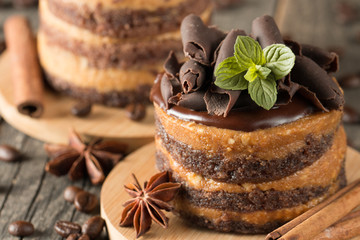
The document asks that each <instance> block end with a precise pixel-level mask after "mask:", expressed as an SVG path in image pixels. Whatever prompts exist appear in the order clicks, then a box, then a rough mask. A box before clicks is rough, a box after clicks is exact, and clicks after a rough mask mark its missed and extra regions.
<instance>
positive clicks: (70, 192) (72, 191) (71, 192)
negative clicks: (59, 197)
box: [64, 186, 83, 203]
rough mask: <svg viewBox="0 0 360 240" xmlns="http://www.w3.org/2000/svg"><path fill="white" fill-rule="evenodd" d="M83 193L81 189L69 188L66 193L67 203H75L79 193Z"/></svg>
mask: <svg viewBox="0 0 360 240" xmlns="http://www.w3.org/2000/svg"><path fill="white" fill-rule="evenodd" d="M81 191H83V190H82V189H81V188H78V187H75V186H68V187H67V188H65V191H64V198H65V200H66V201H68V202H71V203H73V202H74V200H75V196H76V194H77V193H79V192H81Z"/></svg>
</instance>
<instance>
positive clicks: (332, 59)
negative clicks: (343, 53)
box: [302, 44, 339, 72]
mask: <svg viewBox="0 0 360 240" xmlns="http://www.w3.org/2000/svg"><path fill="white" fill-rule="evenodd" d="M302 54H303V55H304V56H306V57H308V58H311V59H312V60H313V61H314V62H316V63H317V64H318V65H319V66H320V67H322V68H323V69H325V70H326V71H327V72H336V71H338V70H339V56H338V55H337V54H336V53H334V52H328V51H326V50H324V49H322V48H319V47H315V46H311V45H308V44H302Z"/></svg>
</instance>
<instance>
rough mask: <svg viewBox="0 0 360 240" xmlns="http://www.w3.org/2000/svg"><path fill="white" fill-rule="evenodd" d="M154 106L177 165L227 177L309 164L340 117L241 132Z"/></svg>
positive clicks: (278, 174)
mask: <svg viewBox="0 0 360 240" xmlns="http://www.w3.org/2000/svg"><path fill="white" fill-rule="evenodd" d="M155 112H156V119H157V120H156V124H157V128H158V129H157V134H158V135H159V136H160V137H161V139H162V141H163V145H164V146H165V149H166V150H167V151H168V152H171V153H172V154H173V155H174V156H179V157H178V158H177V159H176V160H177V161H178V162H179V163H180V164H181V165H183V166H184V167H185V168H186V169H188V170H190V171H192V172H195V173H198V174H200V175H202V176H204V177H207V178H210V179H214V180H218V181H225V182H231V183H244V182H264V181H273V180H276V179H280V178H283V177H285V176H289V175H291V174H292V173H295V172H296V171H299V170H301V169H303V168H305V167H306V166H309V165H310V164H312V163H313V162H315V161H316V160H317V159H319V158H320V157H321V156H322V154H324V153H325V152H326V151H327V150H328V149H329V148H330V146H331V145H332V142H333V137H334V133H335V131H336V129H337V128H338V125H339V122H340V120H341V112H340V111H331V112H329V113H317V114H313V115H310V116H307V117H304V118H302V119H300V120H297V121H295V122H292V123H289V124H284V125H280V126H278V127H273V128H269V129H261V130H257V131H254V132H241V131H234V130H229V129H220V128H216V127H211V126H204V125H201V124H196V123H194V122H187V121H183V120H181V119H178V118H174V117H172V116H170V115H167V114H166V113H165V112H164V111H163V110H162V109H161V108H159V107H158V106H157V105H156V104H155ZM174 136H176V137H174ZM343 141H345V137H343Z"/></svg>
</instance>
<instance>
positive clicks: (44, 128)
mask: <svg viewBox="0 0 360 240" xmlns="http://www.w3.org/2000/svg"><path fill="white" fill-rule="evenodd" d="M9 60H10V59H9V55H8V54H7V53H6V52H5V53H4V54H2V55H1V56H0V76H1V78H0V111H1V113H2V116H3V118H4V119H5V120H6V121H7V122H8V123H10V124H11V125H12V126H13V127H15V128H17V129H18V130H20V131H22V132H24V133H26V134H27V135H29V136H31V137H33V138H36V139H39V140H42V141H44V142H53V143H67V141H68V133H69V131H70V129H71V128H74V129H75V130H76V131H77V132H79V133H81V134H86V135H91V136H99V137H104V138H114V139H120V140H121V139H123V140H124V139H125V140H128V139H129V141H128V142H130V140H131V145H132V149H135V148H137V147H139V146H141V145H143V144H144V143H148V142H150V141H151V140H152V138H153V135H154V129H155V126H154V119H153V107H152V106H148V108H147V115H146V118H145V119H144V120H142V121H140V122H135V121H131V120H130V119H129V118H128V117H127V116H126V112H125V110H124V109H119V108H109V107H104V106H100V105H94V106H93V109H92V111H91V113H90V115H89V116H87V117H85V118H78V117H75V116H73V115H72V114H71V107H72V106H73V105H74V104H75V100H73V99H71V98H69V97H65V96H61V95H58V94H56V93H54V92H52V91H50V90H49V89H46V91H45V93H44V103H45V109H44V113H43V115H42V116H41V118H37V119H35V118H30V117H28V116H26V115H23V114H20V113H19V112H18V111H17V108H16V106H15V104H14V99H13V85H12V81H11V72H10V71H9V69H10V68H11V65H10V61H9Z"/></svg>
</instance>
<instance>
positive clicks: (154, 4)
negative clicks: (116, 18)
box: [57, 0, 185, 11]
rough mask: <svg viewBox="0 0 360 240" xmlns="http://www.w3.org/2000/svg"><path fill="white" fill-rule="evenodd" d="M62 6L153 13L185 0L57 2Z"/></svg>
mask: <svg viewBox="0 0 360 240" xmlns="http://www.w3.org/2000/svg"><path fill="white" fill-rule="evenodd" d="M57 1H58V2H60V3H63V4H73V5H75V6H77V7H79V8H80V9H81V8H83V7H84V6H86V7H87V8H89V9H91V10H95V9H96V8H97V7H99V6H101V7H102V8H103V9H108V10H114V9H123V8H127V9H134V10H135V9H141V10H147V11H154V10H156V9H158V8H168V7H175V6H178V5H179V4H181V3H183V2H185V0H76V1H74V0H57Z"/></svg>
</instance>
